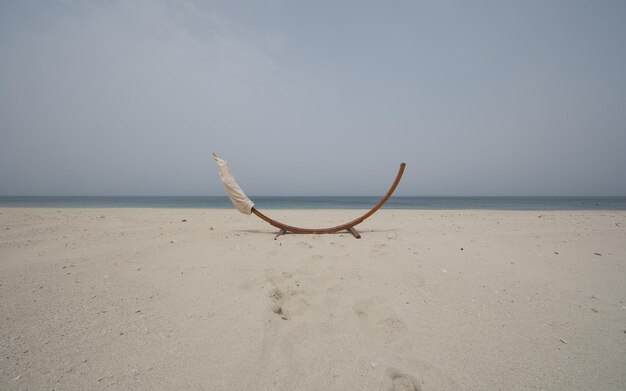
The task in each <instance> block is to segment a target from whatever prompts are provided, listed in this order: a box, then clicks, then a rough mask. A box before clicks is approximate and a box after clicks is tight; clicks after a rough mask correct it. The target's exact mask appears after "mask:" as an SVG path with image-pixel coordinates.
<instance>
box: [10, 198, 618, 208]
mask: <svg viewBox="0 0 626 391" xmlns="http://www.w3.org/2000/svg"><path fill="white" fill-rule="evenodd" d="M250 198H251V199H252V200H253V201H254V203H255V204H256V207H257V209H259V210H263V209H370V208H372V207H374V205H376V203H377V202H378V201H379V200H380V197H268V196H260V197H250ZM0 207H5V208H6V207H20V208H194V209H203V208H204V209H224V208H226V209H228V208H232V207H233V206H232V204H231V203H230V201H229V199H228V197H225V196H223V197H222V196H170V197H122V196H116V197H109V196H106V197H105V196H99V197H83V196H63V197H61V196H46V197H32V196H0ZM383 208H385V209H422V210H446V209H449V210H467V209H479V210H545V211H548V210H626V197H392V198H391V199H390V200H389V201H387V203H386V204H385V206H384V207H383Z"/></svg>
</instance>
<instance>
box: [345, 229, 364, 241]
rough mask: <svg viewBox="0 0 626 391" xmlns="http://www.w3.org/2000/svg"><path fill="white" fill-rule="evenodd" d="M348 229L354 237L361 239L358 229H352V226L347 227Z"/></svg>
mask: <svg viewBox="0 0 626 391" xmlns="http://www.w3.org/2000/svg"><path fill="white" fill-rule="evenodd" d="M348 231H350V233H351V234H352V235H354V237H355V238H357V239H361V234H359V231H357V230H356V229H354V227H348Z"/></svg>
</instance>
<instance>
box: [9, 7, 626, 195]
mask: <svg viewBox="0 0 626 391" xmlns="http://www.w3.org/2000/svg"><path fill="white" fill-rule="evenodd" d="M625 21H626V2H625V1H619V0H618V1H574V0H567V1H554V0H552V1H545V0H541V1H526V0H524V1H521V0H520V1H517V2H516V1H499V0H497V1H496V0H494V1H458V2H453V1H431V2H420V1H380V2H367V1H365V2H364V1H328V2H317V1H315V2H313V1H272V0H269V1H249V2H248V1H206V2H204V1H203V2H201V1H197V2H196V1H148V0H144V1H119V2H115V1H111V2H110V1H93V2H91V1H82V2H81V1H52V0H45V1H23V0H16V1H8V0H2V1H0V195H223V194H225V193H224V192H223V189H222V185H221V183H220V181H219V176H218V172H217V168H216V166H215V164H214V163H213V161H212V160H211V158H210V153H211V152H212V151H215V152H217V153H219V154H220V155H221V156H222V157H224V158H225V159H226V160H228V161H229V163H230V166H231V168H232V170H233V172H234V173H235V176H236V178H237V179H238V181H239V183H240V185H241V186H242V187H243V189H244V190H245V191H246V192H247V193H248V194H249V195H382V194H384V193H385V191H386V190H387V187H388V186H389V185H390V184H391V181H392V180H393V178H394V176H395V173H396V170H397V168H398V165H399V163H400V162H402V161H404V162H406V163H407V171H406V173H405V177H404V179H403V182H402V183H401V185H400V187H399V188H398V191H397V193H396V194H398V195H626V22H625Z"/></svg>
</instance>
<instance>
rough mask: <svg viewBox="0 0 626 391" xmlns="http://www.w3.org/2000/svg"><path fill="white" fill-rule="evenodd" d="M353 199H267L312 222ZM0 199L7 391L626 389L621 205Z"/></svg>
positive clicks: (1, 333)
mask: <svg viewBox="0 0 626 391" xmlns="http://www.w3.org/2000/svg"><path fill="white" fill-rule="evenodd" d="M360 213H361V211H355V210H337V211H336V210H332V211H331V210H325V211H320V210H309V211H307V210H276V211H271V213H268V214H270V215H271V216H272V217H273V218H276V219H277V220H280V221H284V222H286V223H289V224H293V225H302V226H312V227H316V226H318V227H323V226H331V225H335V224H339V223H342V222H344V221H347V220H349V219H351V218H353V217H356V216H358V215H359V214H360ZM357 228H358V229H359V231H360V232H361V234H362V236H363V239H360V240H357V239H355V238H353V237H352V236H351V235H350V234H349V233H344V234H333V235H293V234H289V235H285V236H281V237H279V238H278V239H277V240H274V233H275V232H276V230H275V229H274V228H273V227H271V226H269V225H267V224H266V223H264V222H263V221H261V220H260V219H258V218H255V217H254V216H250V217H249V216H244V215H241V214H238V213H237V212H235V211H234V210H200V209H193V210H192V209H71V208H69V209H58V210H57V209H43V208H42V209H22V208H15V209H14V208H4V209H0V297H1V300H0V316H1V318H0V353H1V361H0V389H2V390H22V389H23V390H51V389H56V390H100V389H115V390H251V389H254V390H420V391H430V390H533V389H546V390H586V389H591V390H624V389H626V212H611V211H603V212H592V211H572V212H569V211H559V212H515V211H418V210H382V211H380V212H378V213H377V214H376V215H374V216H373V217H372V218H370V219H369V220H367V221H366V222H365V223H363V224H361V225H359V226H358V227H357Z"/></svg>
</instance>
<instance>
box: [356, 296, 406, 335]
mask: <svg viewBox="0 0 626 391" xmlns="http://www.w3.org/2000/svg"><path fill="white" fill-rule="evenodd" d="M352 308H353V310H354V312H355V313H356V314H357V315H358V317H359V318H361V319H362V321H363V323H364V324H365V326H366V327H367V328H368V329H369V330H371V331H373V332H376V333H381V334H382V335H383V336H384V340H385V342H387V343H389V342H393V341H396V340H398V338H400V337H401V336H403V335H405V334H406V332H407V330H406V325H405V323H404V321H403V320H402V319H400V318H399V317H398V316H397V315H396V312H395V311H394V310H393V309H392V308H391V306H390V305H389V304H388V303H387V302H386V300H385V299H382V298H376V297H374V298H371V299H368V300H361V301H358V302H356V303H355V304H354V306H353V307H352Z"/></svg>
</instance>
